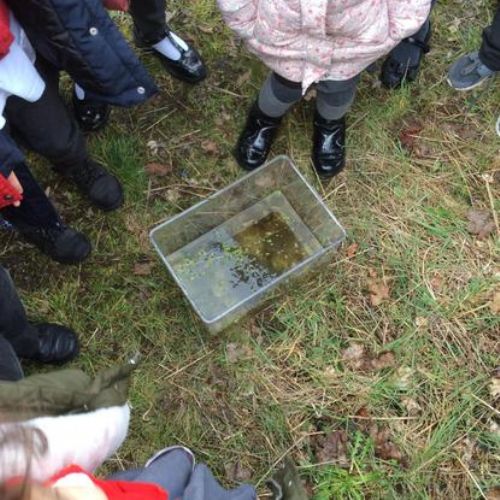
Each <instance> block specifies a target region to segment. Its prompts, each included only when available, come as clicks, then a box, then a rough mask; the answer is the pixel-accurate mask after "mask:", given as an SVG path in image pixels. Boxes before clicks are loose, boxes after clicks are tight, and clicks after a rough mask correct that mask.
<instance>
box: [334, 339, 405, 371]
mask: <svg viewBox="0 0 500 500" xmlns="http://www.w3.org/2000/svg"><path fill="white" fill-rule="evenodd" d="M342 361H343V362H344V363H345V364H347V365H348V366H350V367H351V368H353V369H355V370H364V371H372V370H382V369H384V368H390V367H393V366H394V365H395V364H396V358H395V356H394V354H393V353H392V352H383V353H381V354H379V355H378V356H373V355H372V354H371V353H370V352H368V351H366V349H365V348H364V346H362V345H361V344H358V343H356V342H353V343H352V344H351V345H350V346H349V347H348V348H347V349H344V350H343V351H342Z"/></svg>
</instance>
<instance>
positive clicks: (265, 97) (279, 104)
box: [259, 73, 302, 118]
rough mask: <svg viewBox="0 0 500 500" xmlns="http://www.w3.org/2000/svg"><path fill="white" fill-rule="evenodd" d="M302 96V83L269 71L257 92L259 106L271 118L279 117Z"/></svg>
mask: <svg viewBox="0 0 500 500" xmlns="http://www.w3.org/2000/svg"><path fill="white" fill-rule="evenodd" d="M301 98H302V84H301V83H296V82H291V81H289V80H286V79H285V78H283V77H281V76H279V75H277V74H276V73H271V74H270V75H269V76H268V77H267V80H266V81H265V82H264V85H263V86H262V88H261V90H260V94H259V108H260V110H261V111H262V112H263V113H264V114H265V115H267V116H270V117H271V118H280V117H282V116H284V115H285V114H286V113H287V111H288V110H289V109H290V108H291V107H292V106H293V105H294V104H295V103H296V102H298V101H300V99H301Z"/></svg>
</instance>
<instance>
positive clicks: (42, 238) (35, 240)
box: [15, 223, 92, 264]
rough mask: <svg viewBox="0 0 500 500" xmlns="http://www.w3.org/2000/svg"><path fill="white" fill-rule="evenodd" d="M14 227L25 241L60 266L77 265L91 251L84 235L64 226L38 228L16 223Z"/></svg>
mask: <svg viewBox="0 0 500 500" xmlns="http://www.w3.org/2000/svg"><path fill="white" fill-rule="evenodd" d="M15 227H16V229H17V230H18V231H19V233H20V234H21V236H23V237H24V239H25V240H27V241H28V242H30V243H32V244H33V245H35V246H36V247H37V248H38V249H39V250H40V251H41V252H43V253H44V254H46V255H48V256H49V257H50V258H51V259H52V260H55V261H56V262H59V263H61V264H79V263H80V262H82V261H84V260H85V259H86V258H87V257H88V256H89V254H90V252H91V250H92V246H91V245H90V242H89V240H88V239H87V238H86V236H85V235H83V234H82V233H79V232H78V231H75V230H74V229H71V228H69V227H66V226H65V225H64V224H56V225H53V226H50V227H38V226H31V225H28V224H24V223H18V224H16V225H15Z"/></svg>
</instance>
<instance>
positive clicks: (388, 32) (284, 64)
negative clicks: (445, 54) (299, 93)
mask: <svg viewBox="0 0 500 500" xmlns="http://www.w3.org/2000/svg"><path fill="white" fill-rule="evenodd" d="M217 2H218V5H219V8H220V9H221V11H222V15H223V17H224V19H225V21H226V22H227V24H228V25H229V27H230V28H231V29H233V30H234V31H235V32H236V33H237V34H238V35H239V36H240V37H241V38H242V39H243V40H244V41H245V43H246V45H247V47H248V48H249V50H250V51H251V52H253V53H254V54H256V55H257V56H258V57H259V58H260V59H261V60H262V61H263V62H264V63H265V64H266V65H267V66H268V67H269V68H271V69H272V70H273V71H276V73H278V74H280V75H281V76H283V77H285V78H287V79H288V80H292V81H294V82H302V85H303V88H304V90H305V89H307V88H308V87H309V86H310V85H311V84H312V83H314V82H318V81H321V80H347V79H349V78H352V77H354V76H356V75H357V74H359V73H360V72H361V71H362V70H363V69H365V68H366V67H368V66H369V65H370V64H371V63H373V62H374V61H375V60H377V59H378V58H379V57H381V56H383V55H385V54H387V53H388V52H390V51H391V49H392V48H393V47H395V46H396V45H397V44H398V43H399V42H400V41H401V40H402V39H403V38H406V37H408V36H411V35H413V34H415V33H416V32H417V31H418V30H419V29H420V27H421V26H422V25H423V23H424V22H425V20H426V18H427V16H428V15H429V11H430V6H431V0H217Z"/></svg>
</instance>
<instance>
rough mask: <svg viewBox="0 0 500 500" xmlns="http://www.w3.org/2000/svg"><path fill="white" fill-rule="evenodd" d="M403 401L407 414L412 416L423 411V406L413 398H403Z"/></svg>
mask: <svg viewBox="0 0 500 500" xmlns="http://www.w3.org/2000/svg"><path fill="white" fill-rule="evenodd" d="M401 403H402V404H403V406H404V407H405V409H406V413H407V415H409V416H410V417H414V416H416V415H420V413H421V412H422V407H421V406H420V405H419V404H418V402H417V401H415V400H414V399H412V398H402V399H401Z"/></svg>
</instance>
